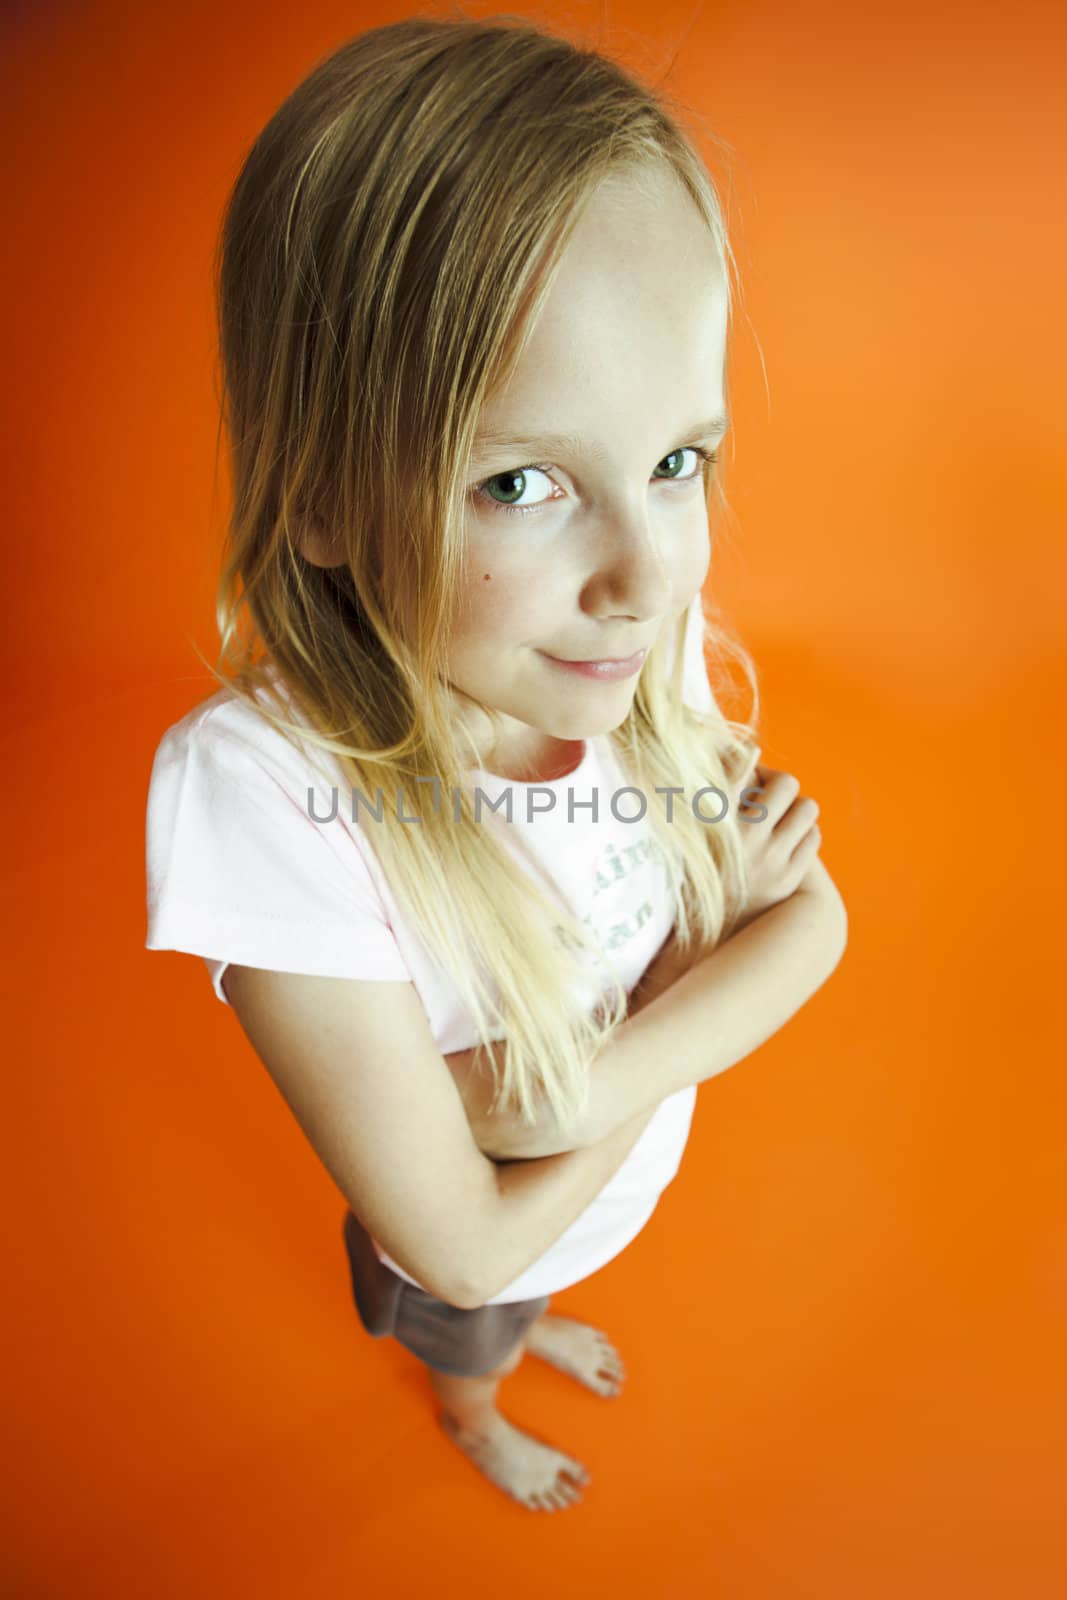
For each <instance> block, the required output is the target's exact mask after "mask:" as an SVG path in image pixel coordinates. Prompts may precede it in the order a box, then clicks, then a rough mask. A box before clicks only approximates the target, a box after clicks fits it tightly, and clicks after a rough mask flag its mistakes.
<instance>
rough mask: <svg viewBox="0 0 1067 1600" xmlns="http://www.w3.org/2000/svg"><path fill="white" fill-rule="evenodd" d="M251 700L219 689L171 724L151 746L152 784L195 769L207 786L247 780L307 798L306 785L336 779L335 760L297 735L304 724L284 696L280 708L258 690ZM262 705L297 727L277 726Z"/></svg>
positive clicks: (320, 784)
mask: <svg viewBox="0 0 1067 1600" xmlns="http://www.w3.org/2000/svg"><path fill="white" fill-rule="evenodd" d="M255 701H256V703H255V704H249V702H248V701H247V700H246V699H245V698H244V697H243V696H242V695H240V694H238V693H236V692H235V691H234V690H232V689H229V688H225V689H220V690H218V691H217V693H215V694H213V695H211V696H210V698H209V699H207V700H203V701H201V702H200V704H199V705H196V706H193V707H192V709H191V710H190V711H188V712H186V714H185V715H184V716H183V717H180V718H179V719H178V721H177V722H174V723H172V724H171V725H170V727H168V728H167V729H166V730H165V731H164V733H163V735H162V737H161V738H160V740H159V742H158V744H157V746H156V751H155V756H154V758H153V768H152V786H153V787H156V786H158V785H160V784H164V783H166V781H167V780H168V778H174V777H175V776H178V775H181V774H184V775H188V774H190V773H191V772H193V771H195V772H196V773H197V774H198V775H199V776H200V777H202V778H203V779H204V780H205V781H206V782H207V783H209V784H210V783H212V782H217V783H220V784H221V783H225V782H227V781H229V782H233V783H243V784H250V785H252V788H253V790H254V791H255V790H260V791H262V790H267V789H269V787H270V786H272V785H274V786H277V787H280V788H281V789H282V790H284V791H285V792H287V793H290V794H298V795H299V796H300V797H301V798H302V799H306V796H307V791H308V789H309V787H314V788H316V789H317V790H321V789H322V787H323V785H326V786H327V787H328V786H329V785H330V784H336V783H338V782H339V781H340V769H339V768H338V767H337V765H336V762H335V761H334V758H333V757H332V756H331V754H330V752H329V751H326V750H322V749H321V748H319V747H318V746H317V745H316V744H315V743H314V741H313V740H310V739H307V738H305V737H303V736H302V734H301V732H300V729H301V728H303V727H304V726H306V725H305V724H304V722H303V719H302V718H299V717H297V716H296V715H295V712H294V709H293V707H292V705H291V703H290V702H289V701H288V700H287V699H286V698H284V697H283V702H282V705H281V706H279V705H276V704H275V703H274V701H273V699H268V698H267V697H266V696H264V695H262V694H257V695H256V696H255ZM263 707H268V708H269V710H270V711H271V712H272V713H274V714H275V715H282V716H284V717H285V718H287V719H288V720H291V721H295V722H297V724H298V729H297V731H296V732H295V733H294V732H289V731H283V730H282V729H280V728H278V727H276V726H275V725H274V724H273V723H272V722H271V721H270V719H269V717H268V716H267V715H265V714H264V711H263V709H262V708H263Z"/></svg>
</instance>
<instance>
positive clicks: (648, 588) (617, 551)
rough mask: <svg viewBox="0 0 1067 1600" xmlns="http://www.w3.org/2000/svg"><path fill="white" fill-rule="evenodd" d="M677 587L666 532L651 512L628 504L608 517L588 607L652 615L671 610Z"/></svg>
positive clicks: (640, 617) (600, 613)
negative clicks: (673, 579) (671, 566)
mask: <svg viewBox="0 0 1067 1600" xmlns="http://www.w3.org/2000/svg"><path fill="white" fill-rule="evenodd" d="M673 588H674V586H673V583H672V581H671V570H670V565H669V562H668V552H667V549H666V538H665V536H664V534H663V533H662V532H661V531H660V530H659V529H658V528H657V527H656V525H655V524H654V523H653V522H652V521H651V520H650V519H649V517H648V516H647V514H646V515H642V514H641V513H640V512H639V511H637V510H623V511H619V512H616V513H615V514H614V515H612V516H611V517H610V518H608V519H606V520H605V526H604V529H603V532H602V535H601V537H600V538H599V539H598V540H597V542H596V545H595V551H594V556H593V568H592V571H591V572H590V573H589V575H588V577H587V578H586V581H585V585H584V592H583V596H582V599H583V604H584V609H585V610H586V611H588V612H590V613H591V614H592V615H594V616H597V617H601V618H605V619H606V618H608V617H629V618H631V619H632V620H633V621H635V622H642V621H647V620H651V619H652V618H654V617H661V616H663V615H664V613H665V612H667V611H669V610H670V607H671V598H672V594H673Z"/></svg>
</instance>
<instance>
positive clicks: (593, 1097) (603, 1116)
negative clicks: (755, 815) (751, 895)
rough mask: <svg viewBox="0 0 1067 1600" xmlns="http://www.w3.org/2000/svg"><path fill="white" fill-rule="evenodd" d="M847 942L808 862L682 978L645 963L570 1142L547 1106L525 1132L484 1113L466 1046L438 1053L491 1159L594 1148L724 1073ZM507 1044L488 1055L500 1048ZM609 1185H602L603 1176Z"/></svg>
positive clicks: (843, 919) (832, 893)
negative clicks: (787, 887) (794, 883)
mask: <svg viewBox="0 0 1067 1600" xmlns="http://www.w3.org/2000/svg"><path fill="white" fill-rule="evenodd" d="M846 942H847V915H846V913H845V908H844V903H843V901H842V899H841V896H840V894H839V893H838V890H837V888H836V886H835V885H834V883H833V880H832V879H831V877H830V875H829V873H828V872H827V870H826V868H825V866H824V865H823V863H822V862H821V861H819V860H818V858H817V857H816V858H815V859H814V860H813V861H812V863H811V865H810V866H809V868H808V870H807V872H806V874H805V876H804V879H803V880H802V882H801V884H800V886H799V888H798V889H797V890H796V891H795V893H794V894H792V895H791V896H790V897H789V899H787V900H784V901H782V902H780V903H779V904H778V905H775V906H772V907H771V908H770V909H769V910H767V911H764V912H762V913H761V914H760V915H759V916H757V917H756V918H755V919H754V920H753V921H751V922H749V923H747V924H744V925H742V926H741V927H740V928H738V929H737V930H736V931H735V932H734V933H733V935H732V936H731V937H730V938H729V939H727V940H726V941H725V942H724V943H722V944H720V945H719V946H718V947H717V948H715V949H714V950H712V951H711V952H710V953H709V954H705V955H700V954H699V952H697V954H696V955H695V956H694V957H693V958H691V959H692V960H693V962H694V964H693V965H692V966H690V968H689V970H688V971H686V972H684V973H683V974H682V976H680V977H675V975H674V972H673V971H672V967H671V963H670V962H669V961H661V962H653V963H652V966H651V967H650V969H649V972H648V973H647V974H646V976H645V978H644V979H642V981H641V983H640V984H639V985H638V986H637V988H636V989H635V990H634V993H633V994H632V995H631V1010H630V1014H629V1015H628V1017H627V1019H626V1021H624V1022H623V1023H622V1024H620V1026H619V1028H618V1029H617V1030H616V1032H615V1034H614V1036H613V1038H612V1039H611V1040H609V1042H608V1043H607V1045H606V1046H605V1047H604V1048H603V1049H602V1050H601V1052H600V1053H599V1054H598V1056H597V1057H596V1059H595V1060H594V1061H593V1062H592V1063H591V1066H590V1097H589V1098H590V1104H589V1112H588V1116H587V1119H586V1122H585V1124H584V1125H583V1127H582V1128H581V1129H579V1131H578V1133H577V1135H568V1134H567V1133H565V1132H561V1131H560V1129H559V1127H558V1126H557V1124H556V1123H555V1120H554V1118H553V1117H552V1116H551V1114H550V1112H549V1111H548V1110H547V1108H546V1109H545V1111H544V1112H543V1114H542V1115H541V1117H540V1118H539V1119H538V1121H537V1123H536V1124H535V1125H534V1126H532V1127H527V1126H526V1125H525V1124H523V1123H522V1122H521V1121H520V1120H519V1118H518V1115H517V1113H507V1112H497V1113H496V1114H495V1115H494V1116H490V1115H489V1105H490V1103H491V1099H492V1093H493V1088H494V1086H493V1083H492V1080H491V1078H490V1076H489V1073H488V1070H487V1069H486V1068H484V1067H483V1068H482V1069H481V1070H480V1071H479V1072H477V1073H476V1072H475V1070H474V1067H473V1057H474V1052H473V1051H465V1052H457V1054H455V1055H453V1056H449V1057H447V1058H446V1061H447V1063H448V1065H449V1067H450V1069H451V1070H452V1073H453V1078H454V1080H455V1082H456V1085H457V1088H458V1089H459V1091H460V1095H461V1097H462V1099H463V1101H464V1105H465V1109H466V1112H467V1117H468V1120H469V1122H470V1125H471V1129H472V1132H473V1134H474V1137H475V1140H476V1142H477V1143H478V1145H479V1146H480V1148H481V1149H482V1150H483V1152H484V1153H486V1154H488V1155H489V1156H490V1158H491V1159H493V1160H514V1159H522V1158H529V1157H544V1156H550V1155H552V1154H554V1153H557V1152H560V1151H565V1150H572V1149H577V1148H582V1147H583V1146H589V1145H592V1144H595V1143H596V1142H597V1141H598V1140H600V1139H603V1138H604V1137H605V1136H606V1135H609V1134H611V1133H612V1132H613V1131H614V1130H616V1129H618V1128H620V1126H622V1125H624V1124H625V1123H626V1122H627V1121H628V1120H629V1119H630V1118H632V1117H633V1116H635V1115H636V1114H637V1113H638V1112H641V1111H654V1110H655V1109H656V1107H657V1106H658V1105H659V1103H660V1102H661V1101H662V1100H664V1099H666V1098H667V1097H668V1096H669V1095H671V1094H674V1093H676V1092H677V1091H678V1090H680V1089H684V1088H687V1087H689V1086H690V1085H692V1084H698V1083H703V1082H705V1081H706V1080H707V1079H708V1078H711V1077H714V1076H716V1075H717V1074H718V1073H720V1072H725V1071H726V1070H727V1069H728V1068H729V1067H731V1066H734V1065H735V1064H736V1063H737V1062H738V1061H741V1060H743V1059H744V1058H745V1057H746V1056H748V1055H750V1054H751V1053H752V1052H753V1051H754V1050H756V1049H758V1047H759V1046H760V1045H761V1044H763V1043H764V1042H765V1041H766V1040H767V1039H769V1038H770V1037H771V1035H772V1034H774V1033H777V1031H778V1030H779V1028H781V1027H783V1026H784V1024H785V1023H786V1022H788V1021H789V1019H790V1017H792V1016H794V1015H795V1014H796V1012H797V1011H799V1010H800V1009H801V1007H802V1006H803V1005H805V1004H806V1003H807V1001H808V1000H809V999H810V998H811V996H812V995H813V994H814V993H815V992H816V990H818V989H819V988H821V986H822V985H823V983H825V982H826V980H827V978H828V977H829V976H830V974H831V973H832V972H833V970H834V968H835V967H836V966H837V963H838V961H839V960H840V959H841V955H842V953H843V951H844V948H845V944H846ZM506 1048H507V1045H506V1041H501V1042H500V1043H499V1044H498V1045H497V1046H496V1051H497V1052H498V1053H502V1052H503V1051H504V1050H506ZM605 1181H606V1180H605Z"/></svg>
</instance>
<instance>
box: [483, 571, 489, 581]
mask: <svg viewBox="0 0 1067 1600" xmlns="http://www.w3.org/2000/svg"><path fill="white" fill-rule="evenodd" d="M484 579H485V582H486V583H488V582H489V574H488V572H487V573H485V574H484Z"/></svg>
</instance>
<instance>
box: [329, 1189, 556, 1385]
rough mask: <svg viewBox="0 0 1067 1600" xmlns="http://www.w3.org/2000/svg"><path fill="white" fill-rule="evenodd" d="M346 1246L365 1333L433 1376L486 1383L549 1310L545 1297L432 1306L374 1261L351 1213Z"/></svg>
mask: <svg viewBox="0 0 1067 1600" xmlns="http://www.w3.org/2000/svg"><path fill="white" fill-rule="evenodd" d="M344 1240H345V1249H346V1250H347V1251H348V1264H349V1268H350V1270H351V1274H352V1294H353V1298H354V1299H355V1302H356V1310H357V1311H358V1312H359V1320H360V1321H361V1322H362V1324H363V1326H364V1328H365V1329H366V1330H367V1332H368V1333H369V1334H370V1335H371V1336H372V1337H373V1338H375V1339H382V1338H384V1337H385V1336H386V1334H391V1335H392V1336H393V1338H394V1339H396V1340H398V1341H399V1343H400V1344H402V1345H404V1346H405V1347H406V1348H407V1349H408V1350H410V1351H411V1353H412V1355H415V1356H418V1358H419V1360H420V1361H423V1362H425V1364H426V1365H427V1366H428V1367H432V1368H433V1369H434V1371H435V1372H444V1373H447V1374H448V1375H449V1376H450V1377H453V1378H483V1377H485V1375H486V1373H488V1372H493V1371H494V1370H495V1369H496V1368H497V1367H499V1366H501V1365H502V1364H503V1363H504V1361H506V1360H507V1358H508V1356H509V1355H510V1354H511V1353H512V1351H513V1350H514V1348H515V1346H516V1345H517V1344H519V1343H520V1341H521V1340H522V1339H523V1337H524V1336H525V1334H526V1332H527V1329H528V1328H529V1327H530V1324H531V1323H533V1322H536V1321H537V1319H538V1317H539V1316H541V1315H542V1313H543V1312H544V1311H546V1310H547V1309H548V1302H549V1296H548V1295H547V1294H545V1295H540V1296H539V1297H538V1299H536V1300H513V1301H509V1302H507V1303H506V1304H503V1305H495V1306H479V1307H478V1308H477V1309H476V1310H474V1311H464V1310H462V1309H461V1308H460V1307H459V1306H450V1305H449V1304H448V1303H447V1302H446V1301H444V1300H435V1299H434V1297H433V1295H430V1294H427V1293H426V1292H425V1291H424V1290H422V1289H420V1288H418V1286H417V1285H416V1284H414V1283H408V1281H407V1279H406V1278H401V1277H398V1276H397V1274H396V1273H395V1272H393V1271H392V1269H391V1268H389V1267H387V1266H386V1265H385V1262H384V1261H379V1260H378V1256H377V1253H376V1251H375V1249H374V1245H373V1244H372V1243H371V1238H370V1235H369V1234H368V1232H367V1230H366V1229H365V1228H364V1226H363V1224H362V1223H361V1222H360V1220H359V1218H358V1217H357V1216H356V1214H355V1212H354V1211H352V1210H351V1209H349V1210H348V1211H346V1212H345V1219H344Z"/></svg>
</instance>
